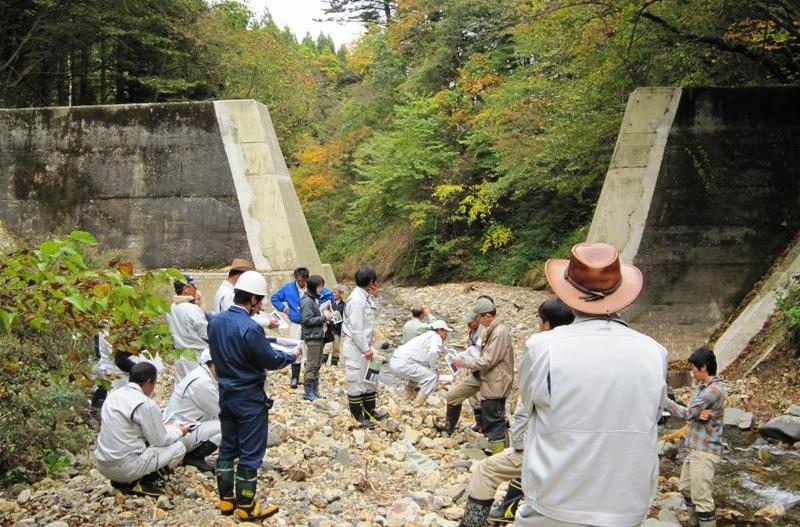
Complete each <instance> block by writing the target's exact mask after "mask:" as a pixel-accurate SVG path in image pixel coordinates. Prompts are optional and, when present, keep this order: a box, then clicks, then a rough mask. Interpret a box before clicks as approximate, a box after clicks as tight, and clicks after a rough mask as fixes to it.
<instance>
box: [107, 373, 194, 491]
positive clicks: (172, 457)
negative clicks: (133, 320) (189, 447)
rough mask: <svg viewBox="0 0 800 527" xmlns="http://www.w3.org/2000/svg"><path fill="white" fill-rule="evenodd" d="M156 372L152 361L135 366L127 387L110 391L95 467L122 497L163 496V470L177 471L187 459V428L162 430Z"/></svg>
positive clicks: (171, 427) (164, 428)
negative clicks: (154, 396)
mask: <svg viewBox="0 0 800 527" xmlns="http://www.w3.org/2000/svg"><path fill="white" fill-rule="evenodd" d="M157 376H158V370H156V367H155V366H154V365H153V364H151V363H149V362H140V363H138V364H135V365H134V366H133V367H132V368H131V371H130V378H129V380H128V384H126V385H125V386H121V387H119V388H117V389H115V390H112V391H111V393H109V394H108V397H107V398H106V402H105V403H104V404H103V409H102V411H101V413H100V435H99V436H98V437H97V448H96V449H95V451H94V455H95V458H97V468H98V470H99V471H100V473H101V474H102V475H104V476H105V477H107V478H108V479H110V480H111V485H112V486H113V487H114V488H115V489H118V490H120V491H122V492H124V493H130V494H141V495H144V496H160V495H162V494H164V490H163V489H162V488H161V486H160V485H159V483H158V481H159V479H160V478H161V476H162V475H163V471H162V469H164V468H166V467H170V468H171V467H175V466H176V465H178V464H179V463H180V462H181V460H182V459H183V456H184V455H185V454H186V445H185V444H184V443H183V442H182V441H181V439H182V438H183V437H184V436H186V434H188V433H189V427H187V426H179V427H178V426H164V422H163V421H162V419H161V409H160V408H159V407H158V403H156V402H155V401H154V400H153V399H151V398H150V396H151V395H152V393H153V390H155V387H156V380H157Z"/></svg>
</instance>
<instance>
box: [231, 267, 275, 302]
mask: <svg viewBox="0 0 800 527" xmlns="http://www.w3.org/2000/svg"><path fill="white" fill-rule="evenodd" d="M233 287H234V289H238V290H240V291H244V292H246V293H250V294H251V295H256V296H267V294H269V291H267V281H266V280H265V279H264V277H263V276H261V273H259V272H257V271H245V272H243V273H242V274H241V275H240V276H239V279H238V280H237V281H236V285H235V286H233Z"/></svg>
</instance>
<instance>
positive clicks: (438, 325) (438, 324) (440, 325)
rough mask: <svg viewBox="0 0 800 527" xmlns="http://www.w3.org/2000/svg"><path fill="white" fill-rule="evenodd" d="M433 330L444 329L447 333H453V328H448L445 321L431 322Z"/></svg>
mask: <svg viewBox="0 0 800 527" xmlns="http://www.w3.org/2000/svg"><path fill="white" fill-rule="evenodd" d="M431 329H443V330H445V331H453V330H452V328H449V327H447V324H446V323H445V321H444V320H434V321H433V322H431Z"/></svg>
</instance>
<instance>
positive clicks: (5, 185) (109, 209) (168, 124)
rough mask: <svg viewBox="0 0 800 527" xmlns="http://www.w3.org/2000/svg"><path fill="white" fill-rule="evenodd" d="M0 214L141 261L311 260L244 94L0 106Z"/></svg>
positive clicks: (262, 113) (273, 150)
mask: <svg viewBox="0 0 800 527" xmlns="http://www.w3.org/2000/svg"><path fill="white" fill-rule="evenodd" d="M0 220H2V221H3V222H5V224H6V226H7V227H8V228H9V230H10V231H11V232H12V233H13V234H15V235H17V236H19V237H21V238H24V239H29V240H33V241H35V240H38V239H41V238H43V237H45V236H47V235H49V234H54V233H62V232H65V231H69V230H71V229H75V228H80V229H85V230H88V231H91V232H92V233H94V234H95V235H96V236H97V238H98V239H99V240H100V241H101V242H102V243H103V244H104V245H106V246H108V247H110V248H113V249H118V250H121V251H123V252H125V253H126V254H127V255H129V256H130V257H132V258H134V259H135V260H137V261H138V263H140V264H141V265H143V266H145V267H151V268H152V267H167V266H174V267H181V268H203V267H215V268H219V267H222V266H224V265H227V264H228V263H229V262H230V260H231V259H232V258H233V257H237V256H238V257H248V258H251V259H252V260H253V261H254V262H255V263H256V265H257V267H258V268H259V269H261V270H264V271H278V270H286V269H292V268H294V267H296V266H297V265H306V266H308V267H310V268H318V269H319V270H320V271H324V272H326V274H327V277H328V279H332V278H333V277H332V273H330V269H329V268H323V267H322V264H321V262H320V259H319V255H318V254H317V250H316V247H315V245H314V241H313V239H312V238H311V234H310V232H309V230H308V225H307V224H306V221H305V217H304V216H303V214H302V211H301V210H300V205H299V202H298V201H297V196H296V195H295V192H294V188H293V187H292V184H291V180H290V178H289V173H288V170H287V168H286V163H285V162H284V159H283V155H282V154H281V151H280V147H279V146H278V142H277V138H276V137H275V131H274V129H273V126H272V122H271V120H270V117H269V112H268V111H267V109H266V107H264V106H263V105H261V104H259V103H257V102H255V101H219V102H198V103H170V104H141V105H121V106H93V107H73V108H37V109H27V110H0Z"/></svg>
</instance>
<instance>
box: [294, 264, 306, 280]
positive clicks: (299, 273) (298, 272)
mask: <svg viewBox="0 0 800 527" xmlns="http://www.w3.org/2000/svg"><path fill="white" fill-rule="evenodd" d="M301 276H302V277H303V278H305V279H308V268H307V267H298V268H297V269H295V270H294V278H295V280H296V279H297V278H298V277H301Z"/></svg>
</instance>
